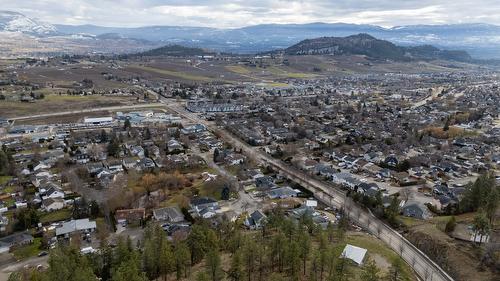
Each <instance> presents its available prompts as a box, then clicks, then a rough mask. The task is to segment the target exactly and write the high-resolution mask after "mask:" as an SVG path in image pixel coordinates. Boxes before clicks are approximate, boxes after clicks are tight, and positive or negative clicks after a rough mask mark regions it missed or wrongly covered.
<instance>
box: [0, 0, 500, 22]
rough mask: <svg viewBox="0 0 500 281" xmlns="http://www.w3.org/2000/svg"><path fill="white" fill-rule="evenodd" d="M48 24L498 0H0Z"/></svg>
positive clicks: (342, 14) (408, 12) (448, 18)
mask: <svg viewBox="0 0 500 281" xmlns="http://www.w3.org/2000/svg"><path fill="white" fill-rule="evenodd" d="M0 9H2V10H12V11H17V12H21V13H24V14H25V15H27V16H30V17H35V18H38V19H41V20H44V21H47V22H50V23H61V24H95V25H104V26H124V27H133V26H145V25H181V26H210V27H220V28H232V27H242V26H248V25H256V24H263V23H309V22H346V23H357V24H375V25H382V26H387V27H389V26H397V25H409V24H443V23H450V24H452V23H490V24H500V0H475V1H470V0H434V1H433V0H377V1H372V0H307V1H300V0H232V1H229V0H199V1H195V0H0Z"/></svg>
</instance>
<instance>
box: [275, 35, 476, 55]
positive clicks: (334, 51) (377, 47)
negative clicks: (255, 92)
mask: <svg viewBox="0 0 500 281" xmlns="http://www.w3.org/2000/svg"><path fill="white" fill-rule="evenodd" d="M282 52H283V53H284V54H286V55H325V54H327V55H365V56H367V57H370V58H373V59H389V60H397V61H401V60H412V59H419V60H432V59H444V60H456V61H470V60H471V57H470V55H469V54H468V53H467V52H465V51H450V50H440V49H438V48H436V47H433V46H430V45H424V46H416V47H401V46H396V45H395V44H393V43H391V42H389V41H385V40H380V39H377V38H375V37H373V36H370V35H368V34H364V33H360V34H357V35H352V36H347V37H321V38H316V39H307V40H303V41H301V42H299V43H298V44H295V45H293V46H291V47H289V48H286V49H284V50H283V51H282Z"/></svg>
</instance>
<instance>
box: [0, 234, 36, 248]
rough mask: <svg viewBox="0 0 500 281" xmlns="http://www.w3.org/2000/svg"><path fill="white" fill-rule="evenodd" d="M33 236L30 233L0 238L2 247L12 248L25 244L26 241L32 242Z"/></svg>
mask: <svg viewBox="0 0 500 281" xmlns="http://www.w3.org/2000/svg"><path fill="white" fill-rule="evenodd" d="M32 240H33V236H31V234H29V233H28V232H21V233H14V234H11V235H9V236H5V237H2V238H0V247H4V246H8V247H10V246H12V245H15V244H18V243H24V242H26V241H32Z"/></svg>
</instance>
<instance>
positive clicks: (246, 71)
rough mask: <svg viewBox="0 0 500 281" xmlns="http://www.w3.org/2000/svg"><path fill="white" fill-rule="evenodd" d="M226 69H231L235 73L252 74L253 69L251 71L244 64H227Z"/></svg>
mask: <svg viewBox="0 0 500 281" xmlns="http://www.w3.org/2000/svg"><path fill="white" fill-rule="evenodd" d="M226 69H227V70H229V71H232V72H234V73H238V74H250V73H252V71H250V70H249V69H248V68H246V67H244V66H242V65H228V66H226Z"/></svg>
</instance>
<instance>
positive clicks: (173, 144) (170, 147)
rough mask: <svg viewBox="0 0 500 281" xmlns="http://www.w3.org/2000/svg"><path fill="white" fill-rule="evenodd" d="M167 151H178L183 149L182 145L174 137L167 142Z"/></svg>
mask: <svg viewBox="0 0 500 281" xmlns="http://www.w3.org/2000/svg"><path fill="white" fill-rule="evenodd" d="M167 151H168V153H180V152H183V151H184V147H183V146H182V144H181V143H180V142H178V141H177V140H175V139H171V140H169V141H168V142H167Z"/></svg>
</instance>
